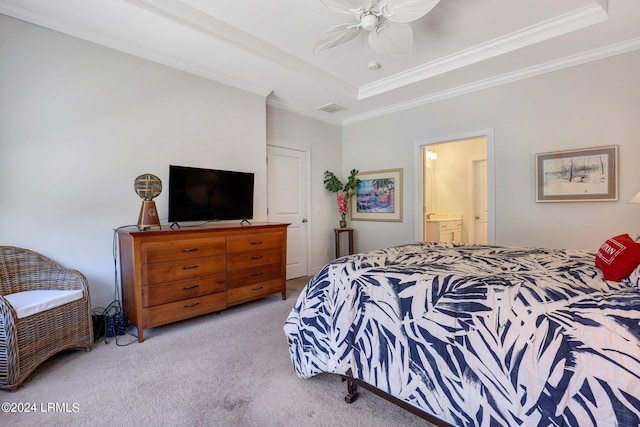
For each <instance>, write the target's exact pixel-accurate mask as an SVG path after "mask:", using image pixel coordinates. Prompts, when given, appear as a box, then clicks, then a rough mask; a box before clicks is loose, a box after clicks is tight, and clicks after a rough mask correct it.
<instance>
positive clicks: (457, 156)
mask: <svg viewBox="0 0 640 427" xmlns="http://www.w3.org/2000/svg"><path fill="white" fill-rule="evenodd" d="M492 142H493V141H492V138H491V135H490V134H482V135H478V136H472V137H464V138H459V139H452V140H445V141H437V142H429V143H423V144H421V145H420V154H421V155H420V158H421V163H422V167H421V179H420V187H421V188H420V192H421V197H420V198H421V215H420V218H421V224H420V233H421V234H420V235H421V239H422V240H424V241H444V242H455V243H475V244H490V243H493V227H492V218H493V214H492V212H491V206H492V203H491V202H490V200H491V199H492V197H493V195H492V192H491V187H490V183H489V182H490V181H492V179H491V177H492V165H491V164H490V163H491V161H490V158H489V157H490V156H489V155H488V153H489V152H490V151H491V152H492V150H491V149H490V148H491V147H490V145H491V144H492Z"/></svg>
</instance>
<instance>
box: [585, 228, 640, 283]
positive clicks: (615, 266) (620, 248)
mask: <svg viewBox="0 0 640 427" xmlns="http://www.w3.org/2000/svg"><path fill="white" fill-rule="evenodd" d="M639 264H640V243H636V242H634V241H633V239H632V238H631V236H629V235H628V234H621V235H619V236H616V237H612V238H610V239H609V240H607V241H606V242H604V243H603V244H602V246H600V249H598V253H597V254H596V267H598V268H599V269H600V270H602V274H603V276H604V278H605V279H606V280H613V281H615V282H619V281H621V280H623V279H626V278H627V277H629V276H630V275H631V273H633V270H635V268H636V267H637V266H638V265H639Z"/></svg>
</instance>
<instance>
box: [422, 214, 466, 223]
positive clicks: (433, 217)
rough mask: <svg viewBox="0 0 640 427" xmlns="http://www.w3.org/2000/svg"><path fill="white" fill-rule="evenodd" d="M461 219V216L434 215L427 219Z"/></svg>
mask: <svg viewBox="0 0 640 427" xmlns="http://www.w3.org/2000/svg"><path fill="white" fill-rule="evenodd" d="M461 219H462V217H461V216H445V215H433V216H432V217H431V218H429V219H427V221H434V222H435V221H460V220H461Z"/></svg>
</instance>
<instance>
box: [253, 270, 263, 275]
mask: <svg viewBox="0 0 640 427" xmlns="http://www.w3.org/2000/svg"><path fill="white" fill-rule="evenodd" d="M251 275H252V276H261V275H262V271H258V272H257V273H251Z"/></svg>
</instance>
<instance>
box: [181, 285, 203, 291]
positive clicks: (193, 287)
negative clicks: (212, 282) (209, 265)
mask: <svg viewBox="0 0 640 427" xmlns="http://www.w3.org/2000/svg"><path fill="white" fill-rule="evenodd" d="M199 286H200V285H191V286H185V287H183V288H182V289H184V290H185V291H186V290H187V289H195V288H197V287H199Z"/></svg>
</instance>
